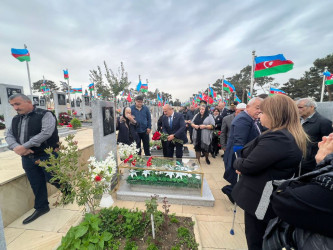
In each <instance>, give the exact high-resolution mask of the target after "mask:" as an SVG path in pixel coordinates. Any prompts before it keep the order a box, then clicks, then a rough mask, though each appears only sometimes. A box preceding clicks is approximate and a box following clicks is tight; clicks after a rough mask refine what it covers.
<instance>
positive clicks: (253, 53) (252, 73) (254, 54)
mask: <svg viewBox="0 0 333 250" xmlns="http://www.w3.org/2000/svg"><path fill="white" fill-rule="evenodd" d="M255 57H256V51H255V50H253V51H252V67H251V84H250V95H251V98H252V95H253V85H254V58H255Z"/></svg>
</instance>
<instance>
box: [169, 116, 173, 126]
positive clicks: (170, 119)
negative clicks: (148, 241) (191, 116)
mask: <svg viewBox="0 0 333 250" xmlns="http://www.w3.org/2000/svg"><path fill="white" fill-rule="evenodd" d="M169 125H170V128H172V117H171V116H170V117H169Z"/></svg>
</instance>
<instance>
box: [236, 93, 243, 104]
mask: <svg viewBox="0 0 333 250" xmlns="http://www.w3.org/2000/svg"><path fill="white" fill-rule="evenodd" d="M235 101H236V102H239V103H241V102H242V100H241V99H239V98H238V96H237V95H236V94H235Z"/></svg>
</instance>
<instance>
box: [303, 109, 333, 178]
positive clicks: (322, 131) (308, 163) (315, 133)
mask: <svg viewBox="0 0 333 250" xmlns="http://www.w3.org/2000/svg"><path fill="white" fill-rule="evenodd" d="M302 126H303V129H304V131H305V132H306V133H307V134H308V136H309V137H310V140H311V142H308V145H307V147H306V151H307V152H306V157H305V159H304V160H303V161H302V174H305V173H308V172H311V171H312V170H314V169H315V168H316V160H315V156H316V154H317V152H318V142H320V141H321V140H322V137H323V136H327V135H329V134H330V133H332V132H333V128H332V121H330V120H328V119H327V118H325V117H323V116H322V115H320V114H319V113H318V112H316V113H314V115H313V116H312V117H311V118H310V119H309V120H308V121H306V122H304V123H303V125H302Z"/></svg>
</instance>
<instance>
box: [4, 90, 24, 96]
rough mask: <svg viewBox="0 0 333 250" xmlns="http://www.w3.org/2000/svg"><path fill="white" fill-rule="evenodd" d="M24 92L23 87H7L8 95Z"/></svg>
mask: <svg viewBox="0 0 333 250" xmlns="http://www.w3.org/2000/svg"><path fill="white" fill-rule="evenodd" d="M18 93H22V91H21V89H16V88H7V96H8V97H10V96H12V95H15V94H18Z"/></svg>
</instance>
